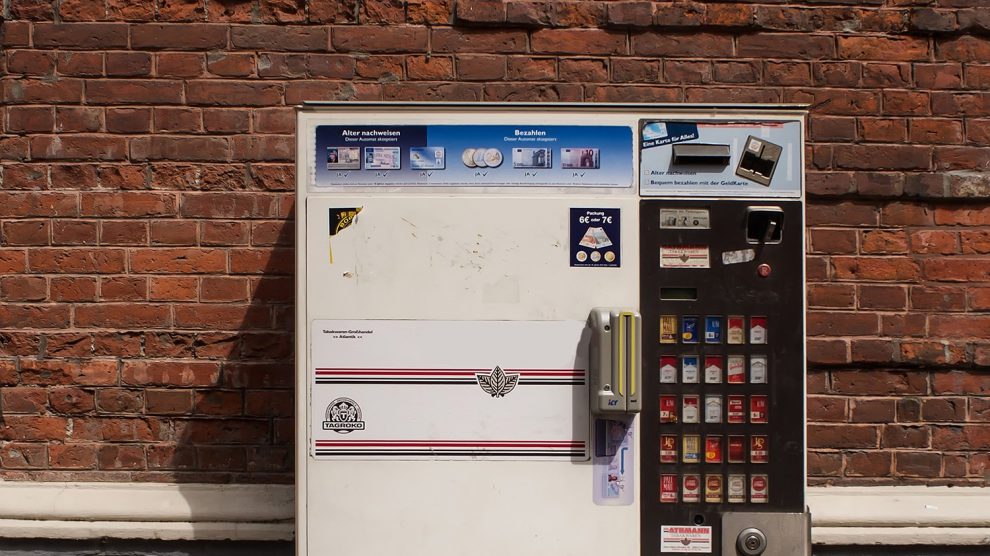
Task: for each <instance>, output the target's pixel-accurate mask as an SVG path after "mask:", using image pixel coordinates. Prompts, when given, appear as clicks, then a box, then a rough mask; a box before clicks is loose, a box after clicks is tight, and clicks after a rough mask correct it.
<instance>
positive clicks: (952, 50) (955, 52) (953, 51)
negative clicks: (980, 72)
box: [937, 35, 990, 62]
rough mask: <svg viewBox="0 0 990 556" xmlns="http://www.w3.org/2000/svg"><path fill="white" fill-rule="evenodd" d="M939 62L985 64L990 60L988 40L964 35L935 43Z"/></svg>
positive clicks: (989, 42)
mask: <svg viewBox="0 0 990 556" xmlns="http://www.w3.org/2000/svg"><path fill="white" fill-rule="evenodd" d="M937 53H938V54H937V58H938V59H939V60H949V61H960V62H986V61H987V60H990V40H987V39H986V37H975V36H971V35H965V36H960V37H954V38H952V39H949V40H946V41H939V42H938V43H937Z"/></svg>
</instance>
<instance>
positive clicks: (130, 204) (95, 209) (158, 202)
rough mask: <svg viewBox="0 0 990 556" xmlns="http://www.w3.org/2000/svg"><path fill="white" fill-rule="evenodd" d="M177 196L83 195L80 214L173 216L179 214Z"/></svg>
mask: <svg viewBox="0 0 990 556" xmlns="http://www.w3.org/2000/svg"><path fill="white" fill-rule="evenodd" d="M177 204H178V203H177V202H176V198H175V195H173V194H170V193H151V192H140V191H127V192H124V191H121V192H116V193H83V194H82V195H81V196H80V214H81V215H82V216H97V217H103V218H118V217H148V216H171V215H175V214H176V212H177Z"/></svg>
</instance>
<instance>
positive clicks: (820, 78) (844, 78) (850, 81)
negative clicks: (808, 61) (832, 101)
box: [811, 62, 863, 87]
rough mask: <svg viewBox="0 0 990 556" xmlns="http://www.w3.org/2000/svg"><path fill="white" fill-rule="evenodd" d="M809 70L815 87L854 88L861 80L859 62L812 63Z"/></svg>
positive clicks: (861, 70)
mask: <svg viewBox="0 0 990 556" xmlns="http://www.w3.org/2000/svg"><path fill="white" fill-rule="evenodd" d="M811 68H812V76H813V78H814V83H815V84H816V85H828V86H832V87H856V86H859V85H860V84H861V82H862V79H863V64H861V63H859V62H814V63H813V64H812V66H811Z"/></svg>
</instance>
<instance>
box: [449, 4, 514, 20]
mask: <svg viewBox="0 0 990 556" xmlns="http://www.w3.org/2000/svg"><path fill="white" fill-rule="evenodd" d="M454 19H455V21H457V22H458V23H464V24H479V25H494V24H498V23H502V22H504V21H505V4H504V3H503V2H498V1H493V0H458V1H457V2H456V3H455V4H454Z"/></svg>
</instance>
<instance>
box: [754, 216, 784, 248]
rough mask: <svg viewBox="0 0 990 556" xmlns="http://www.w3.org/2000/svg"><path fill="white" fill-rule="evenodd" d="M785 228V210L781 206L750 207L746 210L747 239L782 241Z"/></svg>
mask: <svg viewBox="0 0 990 556" xmlns="http://www.w3.org/2000/svg"><path fill="white" fill-rule="evenodd" d="M783 230H784V211H783V210H781V209H780V208H779V207H749V208H748V209H747V210H746V241H747V242H749V243H780V238H781V237H783V233H784V232H783Z"/></svg>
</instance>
